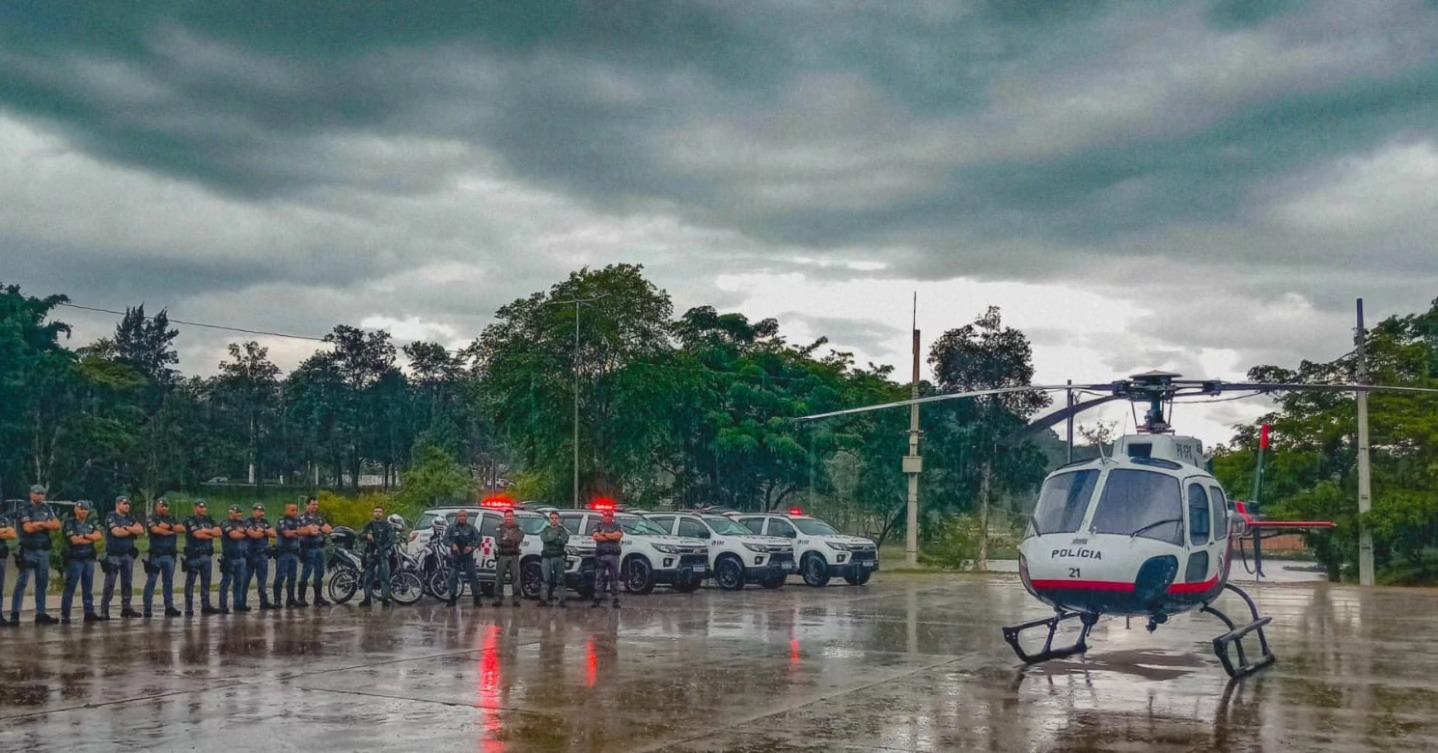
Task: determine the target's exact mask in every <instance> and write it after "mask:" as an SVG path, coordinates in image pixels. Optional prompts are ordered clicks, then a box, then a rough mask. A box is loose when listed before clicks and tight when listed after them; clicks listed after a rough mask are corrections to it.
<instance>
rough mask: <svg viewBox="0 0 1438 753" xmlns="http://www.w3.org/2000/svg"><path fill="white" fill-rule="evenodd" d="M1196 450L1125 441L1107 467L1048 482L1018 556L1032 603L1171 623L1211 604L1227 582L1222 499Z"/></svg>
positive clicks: (1073, 468)
mask: <svg viewBox="0 0 1438 753" xmlns="http://www.w3.org/2000/svg"><path fill="white" fill-rule="evenodd" d="M1204 464H1205V458H1204V455H1203V452H1202V444H1201V443H1200V442H1199V440H1197V439H1195V438H1193V437H1179V436H1174V435H1171V434H1135V435H1128V436H1124V437H1122V438H1120V439H1119V441H1118V442H1117V443H1115V446H1114V453H1113V457H1111V458H1109V457H1100V458H1095V459H1093V460H1088V461H1084V462H1080V463H1074V464H1071V465H1067V466H1064V467H1062V468H1059V469H1058V470H1056V471H1054V472H1053V473H1051V474H1049V476H1048V477H1047V478H1046V479H1045V480H1044V485H1043V490H1042V491H1041V492H1040V497H1039V501H1038V503H1037V505H1036V507H1035V510H1034V515H1033V518H1032V519H1031V522H1030V524H1029V528H1028V531H1027V532H1026V534H1025V537H1024V541H1023V543H1022V544H1021V545H1020V547H1019V552H1020V555H1019V572H1020V574H1021V576H1022V578H1023V582H1024V587H1025V588H1027V589H1028V591H1029V593H1031V594H1033V595H1034V597H1035V598H1037V599H1039V600H1041V601H1043V602H1044V603H1047V604H1049V605H1051V606H1054V607H1056V608H1058V609H1061V610H1066V611H1071V612H1081V613H1087V614H1117V615H1133V616H1139V615H1147V616H1156V615H1171V614H1177V613H1180V612H1186V611H1188V610H1191V609H1196V608H1198V607H1200V606H1203V605H1204V604H1207V603H1209V602H1210V601H1212V600H1213V599H1214V598H1215V597H1216V596H1217V595H1218V593H1219V591H1220V590H1222V588H1223V586H1224V584H1225V583H1226V582H1227V580H1228V567H1229V563H1230V543H1231V541H1232V536H1231V535H1230V528H1231V525H1230V522H1229V511H1228V499H1227V495H1225V494H1224V492H1223V488H1222V487H1221V486H1220V485H1219V483H1218V481H1217V480H1216V479H1215V478H1214V477H1213V476H1212V475H1211V474H1210V473H1208V471H1207V470H1206V469H1205V467H1204Z"/></svg>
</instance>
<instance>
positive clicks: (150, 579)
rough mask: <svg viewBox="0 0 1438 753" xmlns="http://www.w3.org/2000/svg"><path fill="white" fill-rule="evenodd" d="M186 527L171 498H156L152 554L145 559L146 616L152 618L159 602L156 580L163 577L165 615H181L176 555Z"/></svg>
mask: <svg viewBox="0 0 1438 753" xmlns="http://www.w3.org/2000/svg"><path fill="white" fill-rule="evenodd" d="M184 532H185V527H184V526H183V525H180V523H179V522H178V521H176V520H175V519H174V518H173V517H171V516H170V502H169V500H167V499H165V498H164V497H161V498H159V499H157V500H155V514H154V515H153V516H151V517H150V558H149V560H148V561H146V563H145V619H147V620H148V619H150V614H151V607H152V606H153V605H154V603H155V582H156V581H159V580H163V585H162V587H163V588H164V589H165V592H164V594H163V597H164V602H165V616H166V617H179V616H180V610H178V609H176V608H175V555H176V554H177V553H178V552H179V546H180V534H182V533H184Z"/></svg>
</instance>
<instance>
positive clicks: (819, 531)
mask: <svg viewBox="0 0 1438 753" xmlns="http://www.w3.org/2000/svg"><path fill="white" fill-rule="evenodd" d="M789 522H790V523H793V524H794V527H795V528H797V529H799V532H800V533H803V534H807V535H809V536H838V535H839V532H838V531H836V530H834V527H833V526H831V525H829V524H828V523H825V522H824V521H822V520H818V519H815V518H799V519H798V520H791V521H789Z"/></svg>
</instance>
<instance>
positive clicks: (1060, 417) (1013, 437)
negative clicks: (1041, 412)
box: [999, 395, 1128, 445]
mask: <svg viewBox="0 0 1438 753" xmlns="http://www.w3.org/2000/svg"><path fill="white" fill-rule="evenodd" d="M1127 397H1128V395H1105V396H1103V397H1097V398H1094V399H1093V400H1087V401H1084V402H1082V403H1074V404H1073V405H1070V406H1068V407H1065V408H1061V409H1059V410H1056V411H1054V412H1053V413H1050V414H1048V415H1046V416H1044V417H1043V418H1039V419H1036V420H1035V421H1033V422H1032V423H1030V424H1028V425H1026V426H1024V427H1023V428H1022V429H1019V430H1018V431H1015V432H1014V433H1012V434H1010V435H1008V436H1006V437H1004V438H1003V439H1001V440H999V444H1001V445H1010V444H1013V443H1015V442H1018V441H1020V440H1022V439H1024V438H1026V437H1029V436H1032V435H1033V434H1037V433H1038V432H1040V431H1043V430H1044V429H1048V428H1051V427H1053V426H1054V425H1055V424H1057V423H1059V422H1060V421H1065V420H1067V419H1068V418H1069V417H1071V416H1075V415H1078V414H1079V413H1082V412H1084V411H1086V410H1088V409H1090V408H1097V407H1098V406H1100V405H1103V404H1104V403H1111V402H1113V401H1115V400H1123V399H1125V398H1127Z"/></svg>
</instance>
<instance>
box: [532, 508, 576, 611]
mask: <svg viewBox="0 0 1438 753" xmlns="http://www.w3.org/2000/svg"><path fill="white" fill-rule="evenodd" d="M539 541H540V542H541V543H542V544H544V548H543V549H542V550H540V553H539V557H540V559H539V562H540V565H539V572H540V573H542V574H543V577H544V583H545V585H546V586H548V587H549V598H548V600H546V599H545V598H544V597H543V596H541V597H540V598H539V606H541V607H547V606H549V602H551V601H554V592H555V591H556V590H558V591H559V606H560V607H563V606H564V566H565V559H564V549H565V547H567V546H569V529H568V528H565V527H564V524H562V523H560V522H559V513H557V512H551V513H550V514H549V525H547V526H545V527H544V530H542V531H540V532H539Z"/></svg>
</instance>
